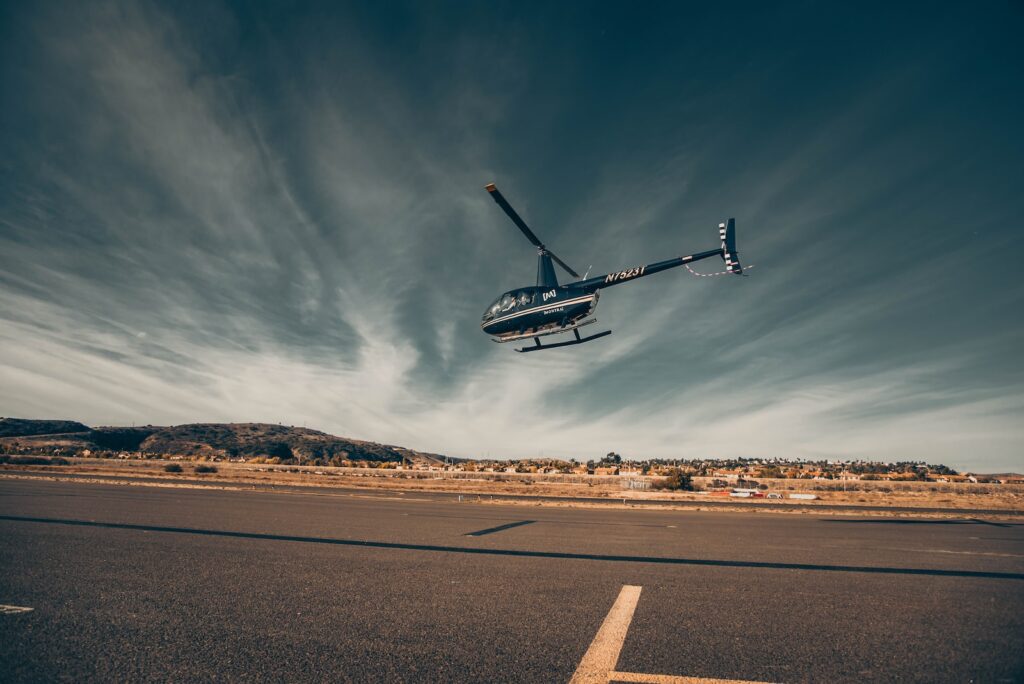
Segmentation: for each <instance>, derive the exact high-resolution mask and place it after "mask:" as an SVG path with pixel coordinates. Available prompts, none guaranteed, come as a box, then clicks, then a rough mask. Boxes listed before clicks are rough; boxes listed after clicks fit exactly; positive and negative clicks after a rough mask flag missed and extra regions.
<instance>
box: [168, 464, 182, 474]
mask: <svg viewBox="0 0 1024 684" xmlns="http://www.w3.org/2000/svg"><path fill="white" fill-rule="evenodd" d="M164 472H167V473H180V472H181V466H180V465H178V464H177V463H168V464H167V465H165V466H164Z"/></svg>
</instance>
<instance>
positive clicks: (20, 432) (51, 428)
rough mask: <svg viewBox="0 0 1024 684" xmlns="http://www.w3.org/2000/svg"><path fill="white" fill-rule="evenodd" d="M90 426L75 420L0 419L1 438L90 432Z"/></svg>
mask: <svg viewBox="0 0 1024 684" xmlns="http://www.w3.org/2000/svg"><path fill="white" fill-rule="evenodd" d="M88 431H89V426H88V425H83V424H82V423H79V422H77V421H74V420H31V419H29V418H0V437H30V436H32V435H56V434H67V433H78V432H88Z"/></svg>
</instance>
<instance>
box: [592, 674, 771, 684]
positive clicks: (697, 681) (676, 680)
mask: <svg viewBox="0 0 1024 684" xmlns="http://www.w3.org/2000/svg"><path fill="white" fill-rule="evenodd" d="M608 681H609V682H640V683H641V684H765V683H764V682H752V681H749V680H746V679H706V678H704V677H677V676H676V675H663V674H647V673H646V672H609V673H608Z"/></svg>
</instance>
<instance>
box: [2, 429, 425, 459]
mask: <svg viewBox="0 0 1024 684" xmlns="http://www.w3.org/2000/svg"><path fill="white" fill-rule="evenodd" d="M0 430H2V432H0V448H2V449H3V450H5V451H8V452H10V453H53V452H54V450H55V449H59V450H60V451H59V453H61V454H68V453H76V452H83V451H86V450H89V451H91V452H141V453H144V454H152V455H163V456H188V457H206V458H246V459H251V458H257V457H263V458H279V459H281V460H282V461H286V462H292V463H300V464H301V463H314V464H321V465H327V464H330V463H331V462H332V461H333V462H335V463H338V462H341V461H371V462H377V463H387V462H393V463H399V462H402V461H431V462H438V461H441V460H442V459H444V456H440V455H437V454H426V453H421V452H418V451H413V450H410V449H405V448H402V447H397V446H389V445H386V444H378V443H376V442H366V441H362V440H357V439H349V438H346V437H338V436H335V435H330V434H327V433H326V432H320V431H319V430H310V429H308V428H300V427H290V426H287V425H274V424H270V423H192V424H187V425H173V426H158V425H145V426H141V427H115V426H109V427H97V428H89V427H88V426H86V425H83V424H82V423H76V422H73V421H58V420H21V419H15V418H5V419H2V420H0Z"/></svg>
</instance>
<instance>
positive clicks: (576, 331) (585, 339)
mask: <svg viewBox="0 0 1024 684" xmlns="http://www.w3.org/2000/svg"><path fill="white" fill-rule="evenodd" d="M572 334H573V335H575V336H576V339H575V340H569V341H568V342H556V343H555V344H541V343H540V338H539V337H534V338H533V341H534V342H535V344H534V346H532V347H523V348H522V349H516V351H517V352H532V351H540V350H541V349H555V348H557V347H569V346H572V345H574V344H583V343H584V342H590V341H591V340H596V339H597V338H599V337H604V336H605V335H611V334H612V331H611V330H605V331H604V332H599V333H595V334H594V335H591V336H590V337H580V331H579V329H578V328H573V330H572Z"/></svg>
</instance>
